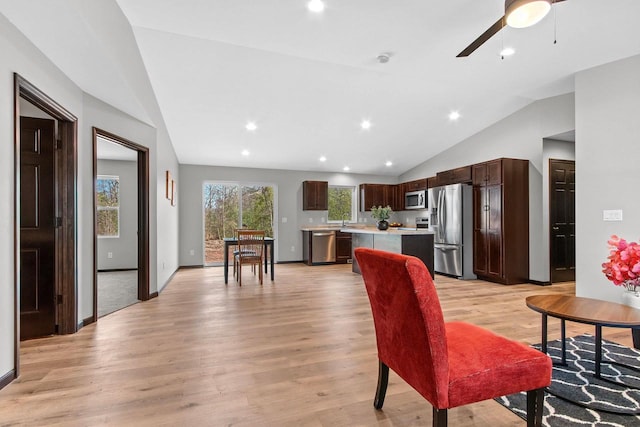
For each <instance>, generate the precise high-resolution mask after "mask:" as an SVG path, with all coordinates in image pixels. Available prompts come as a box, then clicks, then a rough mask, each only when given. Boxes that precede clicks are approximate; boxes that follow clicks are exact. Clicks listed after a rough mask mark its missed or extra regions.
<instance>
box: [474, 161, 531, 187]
mask: <svg viewBox="0 0 640 427" xmlns="http://www.w3.org/2000/svg"><path fill="white" fill-rule="evenodd" d="M505 160H514V159H497V160H492V161H490V162H484V163H478V164H476V165H473V171H472V181H473V185H496V184H500V183H502V163H503V161H505ZM518 161H524V160H518ZM528 170H529V169H528V167H527V171H528Z"/></svg>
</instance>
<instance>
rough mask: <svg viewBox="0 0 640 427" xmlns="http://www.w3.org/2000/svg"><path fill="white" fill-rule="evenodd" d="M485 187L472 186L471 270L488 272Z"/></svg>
mask: <svg viewBox="0 0 640 427" xmlns="http://www.w3.org/2000/svg"><path fill="white" fill-rule="evenodd" d="M486 201H487V188H486V187H477V186H476V187H473V272H474V273H475V274H477V275H481V276H485V275H487V274H488V272H489V269H488V267H487V263H488V257H489V256H488V254H487V248H488V242H487V212H488V210H487V202H486Z"/></svg>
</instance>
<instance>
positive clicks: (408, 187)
mask: <svg viewBox="0 0 640 427" xmlns="http://www.w3.org/2000/svg"><path fill="white" fill-rule="evenodd" d="M402 186H403V188H404V191H403V193H406V192H409V191H420V190H426V189H427V179H426V178H423V179H416V180H415V181H409V182H404V183H402Z"/></svg>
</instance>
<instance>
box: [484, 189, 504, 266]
mask: <svg viewBox="0 0 640 427" xmlns="http://www.w3.org/2000/svg"><path fill="white" fill-rule="evenodd" d="M486 192H487V206H488V207H489V209H488V211H487V236H488V237H487V240H488V249H487V253H488V257H489V260H488V267H489V274H491V275H495V276H498V277H501V276H502V262H503V252H502V186H501V185H490V186H488V187H486Z"/></svg>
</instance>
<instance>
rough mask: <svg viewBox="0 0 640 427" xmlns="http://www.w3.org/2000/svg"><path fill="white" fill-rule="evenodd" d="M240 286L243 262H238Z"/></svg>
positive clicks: (239, 284)
mask: <svg viewBox="0 0 640 427" xmlns="http://www.w3.org/2000/svg"><path fill="white" fill-rule="evenodd" d="M238 286H242V264H240V263H238Z"/></svg>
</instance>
